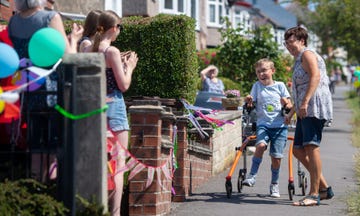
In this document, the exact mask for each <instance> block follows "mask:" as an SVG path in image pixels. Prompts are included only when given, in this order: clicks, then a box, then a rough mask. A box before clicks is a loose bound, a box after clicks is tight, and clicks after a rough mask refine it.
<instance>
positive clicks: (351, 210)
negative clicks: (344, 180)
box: [347, 91, 360, 216]
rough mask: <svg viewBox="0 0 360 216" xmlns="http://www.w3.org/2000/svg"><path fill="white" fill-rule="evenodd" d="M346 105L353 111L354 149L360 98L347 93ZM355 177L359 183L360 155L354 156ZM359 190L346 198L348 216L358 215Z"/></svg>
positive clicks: (359, 133) (359, 142) (359, 139)
mask: <svg viewBox="0 0 360 216" xmlns="http://www.w3.org/2000/svg"><path fill="white" fill-rule="evenodd" d="M347 104H348V105H349V107H350V109H351V110H352V111H353V115H352V117H353V119H352V125H353V132H352V143H353V145H354V146H355V147H356V148H358V149H359V148H360V97H359V96H358V95H357V94H356V92H355V91H351V92H349V93H348V97H347ZM355 160H356V163H355V164H356V165H355V173H356V174H355V175H356V178H357V182H358V183H360V154H359V153H357V155H356V156H355ZM358 185H360V184H358ZM359 203H360V188H358V189H357V191H355V192H353V193H351V194H350V195H349V196H348V198H347V207H348V215H351V216H352V215H360V205H359Z"/></svg>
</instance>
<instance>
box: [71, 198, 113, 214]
mask: <svg viewBox="0 0 360 216" xmlns="http://www.w3.org/2000/svg"><path fill="white" fill-rule="evenodd" d="M76 198H77V201H78V203H79V206H82V208H81V210H80V211H77V212H76V216H88V215H92V216H109V215H110V213H104V207H103V206H101V205H99V204H98V203H96V201H95V197H94V198H93V199H92V201H91V202H89V201H88V200H86V199H84V198H82V197H81V196H78V195H77V196H76Z"/></svg>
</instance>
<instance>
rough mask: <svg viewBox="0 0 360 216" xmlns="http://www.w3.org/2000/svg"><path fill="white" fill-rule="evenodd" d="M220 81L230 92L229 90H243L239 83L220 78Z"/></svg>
mask: <svg viewBox="0 0 360 216" xmlns="http://www.w3.org/2000/svg"><path fill="white" fill-rule="evenodd" d="M219 79H221V80H222V81H223V83H224V86H225V90H229V89H237V90H240V89H241V85H240V83H239V82H234V81H233V80H231V79H229V78H226V77H219Z"/></svg>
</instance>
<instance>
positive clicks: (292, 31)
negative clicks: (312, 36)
mask: <svg viewBox="0 0 360 216" xmlns="http://www.w3.org/2000/svg"><path fill="white" fill-rule="evenodd" d="M292 35H294V37H295V38H296V39H297V40H301V39H302V40H304V45H305V46H307V39H308V33H307V31H306V29H304V28H303V27H301V26H296V27H292V28H289V29H288V30H286V32H285V34H284V39H285V40H288V39H289V38H290V37H291V36H292Z"/></svg>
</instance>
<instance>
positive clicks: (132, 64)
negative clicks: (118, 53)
mask: <svg viewBox="0 0 360 216" xmlns="http://www.w3.org/2000/svg"><path fill="white" fill-rule="evenodd" d="M138 60H139V58H138V56H137V54H136V53H135V52H131V53H130V55H129V56H127V57H126V58H124V64H125V65H126V69H127V72H130V73H132V71H133V70H134V69H135V68H136V65H137V62H138Z"/></svg>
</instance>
